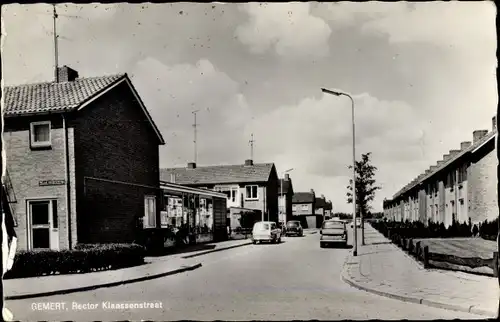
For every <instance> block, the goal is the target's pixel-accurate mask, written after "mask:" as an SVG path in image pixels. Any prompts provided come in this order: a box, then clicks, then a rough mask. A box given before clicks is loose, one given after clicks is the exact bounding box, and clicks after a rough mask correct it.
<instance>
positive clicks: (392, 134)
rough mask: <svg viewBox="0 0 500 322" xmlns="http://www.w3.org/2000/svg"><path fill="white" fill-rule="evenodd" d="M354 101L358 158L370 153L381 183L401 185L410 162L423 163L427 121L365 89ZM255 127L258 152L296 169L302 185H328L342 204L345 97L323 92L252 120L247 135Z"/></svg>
mask: <svg viewBox="0 0 500 322" xmlns="http://www.w3.org/2000/svg"><path fill="white" fill-rule="evenodd" d="M354 101H355V123H356V150H357V151H356V155H357V158H359V157H360V156H361V154H362V153H367V152H372V159H373V163H374V164H375V165H376V166H378V167H379V169H380V170H382V171H379V173H378V174H377V180H378V181H379V182H380V183H396V186H397V184H405V183H406V181H407V180H408V179H410V180H411V178H408V166H409V164H413V166H417V167H419V166H421V165H422V164H425V162H426V156H425V153H424V152H423V151H425V149H426V148H428V146H426V143H425V142H424V140H423V138H424V133H425V132H426V129H427V128H428V125H427V123H426V122H425V120H423V119H421V117H420V115H419V114H418V111H417V110H415V109H414V108H413V107H412V106H410V105H409V104H407V103H406V102H402V101H385V100H380V99H378V98H376V97H374V96H372V95H370V94H367V93H364V94H360V95H355V96H354ZM256 129H258V130H257V131H256V133H257V138H256V140H257V142H258V143H257V151H258V154H262V155H265V156H266V157H267V158H268V159H269V160H274V161H275V162H276V163H277V164H278V168H281V169H284V168H286V167H293V168H295V170H294V173H293V177H294V179H295V177H296V176H297V177H298V178H300V179H299V180H300V182H302V184H303V185H302V186H310V187H319V186H325V187H326V186H328V190H326V191H328V192H329V193H328V195H329V196H330V198H332V200H333V201H334V203H337V204H339V205H340V204H341V203H343V202H345V186H346V184H347V182H348V181H347V180H348V178H349V176H350V170H349V169H348V166H349V165H351V164H352V126H351V104H350V101H349V100H348V99H347V98H338V97H332V96H327V95H323V96H321V97H319V98H314V97H309V98H305V99H303V100H302V101H300V102H299V103H298V104H297V105H292V106H281V107H279V108H278V109H276V110H274V111H273V112H271V113H268V114H265V115H262V116H260V117H258V118H256V119H255V121H254V122H253V123H251V124H250V125H249V126H248V128H247V133H250V132H251V131H255V130H256ZM259 139H260V140H259ZM389 164H390V165H391V166H388V165H389ZM403 164H404V165H405V166H404V167H403V166H402V165H403ZM384 167H385V168H384ZM388 167H389V168H388ZM417 174H418V173H417ZM395 178H397V179H396V181H395ZM344 181H345V182H344ZM329 182H331V183H332V184H331V185H329V184H328V183H329ZM339 182H340V183H341V184H339ZM333 183H335V184H333ZM306 184H307V185H306ZM394 189H395V187H394V186H393V185H392V184H391V185H389V184H388V185H386V186H384V187H383V190H382V191H380V192H379V193H378V196H379V197H380V198H379V199H380V200H376V201H377V202H381V201H382V200H381V198H383V196H385V195H387V194H392V193H394ZM324 191H325V190H324Z"/></svg>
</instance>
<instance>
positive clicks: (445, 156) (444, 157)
mask: <svg viewBox="0 0 500 322" xmlns="http://www.w3.org/2000/svg"><path fill="white" fill-rule="evenodd" d="M450 157H451V154H443V161H444V162H446V161H448V160H449V159H450Z"/></svg>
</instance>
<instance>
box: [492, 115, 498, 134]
mask: <svg viewBox="0 0 500 322" xmlns="http://www.w3.org/2000/svg"><path fill="white" fill-rule="evenodd" d="M491 129H492V130H493V131H495V130H496V129H497V117H496V116H493V118H492V119H491Z"/></svg>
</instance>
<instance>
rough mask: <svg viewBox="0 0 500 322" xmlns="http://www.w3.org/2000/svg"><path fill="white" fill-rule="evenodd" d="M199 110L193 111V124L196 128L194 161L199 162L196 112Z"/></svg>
mask: <svg viewBox="0 0 500 322" xmlns="http://www.w3.org/2000/svg"><path fill="white" fill-rule="evenodd" d="M198 112H199V110H196V111H193V112H192V113H193V115H194V124H193V128H194V141H193V142H194V163H196V162H197V159H198V147H197V132H196V130H197V126H198V123H196V113H198Z"/></svg>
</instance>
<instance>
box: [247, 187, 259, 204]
mask: <svg viewBox="0 0 500 322" xmlns="http://www.w3.org/2000/svg"><path fill="white" fill-rule="evenodd" d="M253 187H255V196H252V192H253V191H252V188H253ZM248 188H250V197H249V196H248ZM245 200H259V185H256V184H250V185H246V186H245Z"/></svg>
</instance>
